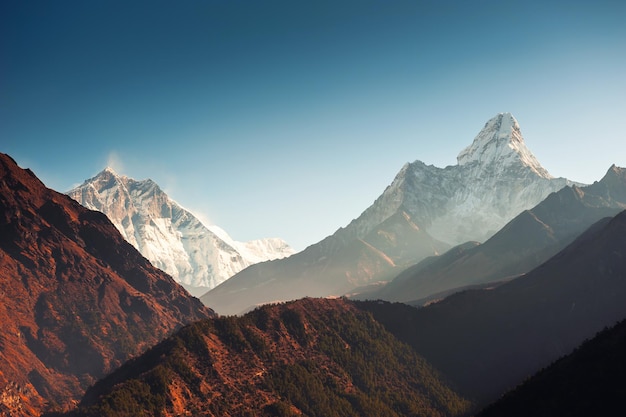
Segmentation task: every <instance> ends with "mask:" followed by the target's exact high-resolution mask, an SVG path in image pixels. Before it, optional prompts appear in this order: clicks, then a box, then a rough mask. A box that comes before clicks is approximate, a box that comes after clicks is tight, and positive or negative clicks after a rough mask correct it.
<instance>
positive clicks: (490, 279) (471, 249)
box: [356, 165, 626, 305]
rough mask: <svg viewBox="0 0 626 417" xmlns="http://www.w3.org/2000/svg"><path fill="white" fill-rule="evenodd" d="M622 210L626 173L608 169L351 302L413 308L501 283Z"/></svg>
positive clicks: (418, 265) (625, 170) (544, 258)
mask: <svg viewBox="0 0 626 417" xmlns="http://www.w3.org/2000/svg"><path fill="white" fill-rule="evenodd" d="M622 210H626V169H623V168H619V167H616V166H615V165H613V166H612V167H611V168H609V170H608V171H607V173H606V175H605V176H604V177H603V178H602V179H601V180H600V181H598V182H596V183H594V184H592V185H589V186H586V187H578V186H576V185H573V186H571V187H565V188H563V189H561V190H560V191H558V192H556V193H553V194H550V195H549V196H548V197H547V198H546V199H545V200H544V201H542V202H541V203H539V204H538V205H537V206H535V207H533V208H532V209H530V210H525V211H523V212H522V213H520V214H519V215H518V216H516V217H515V218H514V219H513V220H511V221H510V222H509V223H508V224H506V225H505V226H504V227H503V228H502V229H501V230H500V231H499V232H498V233H496V234H495V235H494V236H492V237H491V238H490V239H488V240H487V241H486V242H485V243H483V244H479V243H478V242H468V243H465V244H462V245H459V246H457V247H455V248H453V249H452V250H450V251H448V252H446V253H445V254H443V255H442V256H438V257H431V258H428V259H425V260H423V261H422V262H420V263H418V264H417V265H415V266H412V267H410V268H408V269H406V270H405V271H404V272H402V273H401V274H399V275H398V276H397V277H396V278H395V279H393V280H392V281H391V282H389V283H388V284H387V285H386V286H384V287H382V288H380V289H377V291H370V292H366V293H364V294H359V295H357V297H356V298H360V299H363V298H365V299H367V298H369V299H383V300H388V301H401V302H406V303H412V304H418V305H419V304H423V303H425V302H430V301H432V300H433V299H437V298H441V297H443V296H444V295H446V294H447V293H449V292H451V291H458V290H459V288H460V287H467V286H477V285H484V284H488V285H494V283H497V282H498V281H500V282H504V281H506V280H510V279H511V278H514V277H516V276H519V275H521V274H524V273H526V272H528V271H530V270H531V269H533V268H535V267H537V266H539V265H540V264H541V263H543V262H544V261H546V260H548V259H549V258H551V257H552V256H553V255H555V254H556V253H558V252H559V251H560V250H561V249H563V248H564V247H565V246H567V245H568V244H569V243H570V242H572V241H573V240H574V239H575V238H576V237H577V236H578V235H580V234H581V233H582V232H584V231H585V230H586V229H587V228H588V227H590V226H591V225H592V224H593V223H595V222H596V221H598V220H600V219H602V218H603V217H607V216H615V215H616V214H617V213H619V212H620V211H622Z"/></svg>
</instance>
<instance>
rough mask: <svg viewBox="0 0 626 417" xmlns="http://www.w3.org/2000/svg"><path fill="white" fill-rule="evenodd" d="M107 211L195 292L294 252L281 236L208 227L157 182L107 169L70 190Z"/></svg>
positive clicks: (160, 264)
mask: <svg viewBox="0 0 626 417" xmlns="http://www.w3.org/2000/svg"><path fill="white" fill-rule="evenodd" d="M67 194H68V195H69V196H70V197H72V198H73V199H75V200H76V201H78V202H79V203H81V204H82V205H84V206H85V207H87V208H89V209H92V210H98V211H101V212H103V213H104V214H106V215H107V216H108V217H109V219H110V220H111V221H112V222H113V224H114V225H115V226H116V227H117V229H118V230H119V231H120V233H121V234H122V236H124V238H125V239H126V240H127V241H128V242H130V244H132V245H133V246H134V247H135V248H137V250H139V252H141V254H142V255H143V256H145V257H146V258H148V259H149V260H150V261H151V262H152V264H153V265H154V266H156V267H157V268H159V269H162V270H163V271H165V272H167V273H168V274H170V275H171V276H172V277H173V278H174V279H175V280H176V281H177V282H179V283H181V284H182V285H183V286H185V288H187V290H189V291H190V292H191V293H192V294H194V295H198V296H199V295H202V294H204V293H205V292H206V291H208V290H209V289H211V288H213V287H215V286H217V285H218V284H220V283H221V282H223V281H225V280H226V279H228V278H229V277H231V276H232V275H234V274H235V273H237V272H239V271H241V270H242V269H244V268H245V267H247V266H250V265H252V264H254V263H258V262H262V261H267V260H271V259H278V258H283V257H286V256H289V255H291V254H293V253H294V250H293V249H292V248H291V247H290V246H289V245H288V244H287V243H286V242H285V241H283V240H282V239H279V238H270V239H259V240H254V241H249V242H237V241H235V240H233V239H232V238H231V237H230V236H228V234H227V233H226V232H225V231H224V230H222V229H220V228H218V227H216V226H205V225H204V224H203V223H202V222H201V221H200V220H198V219H197V218H196V217H195V216H194V215H193V214H192V213H191V212H189V211H188V210H186V209H184V208H183V207H181V206H180V205H179V204H178V203H176V202H175V201H174V200H172V199H171V198H170V197H169V196H168V195H167V194H166V193H165V192H164V191H163V190H162V189H161V188H160V187H159V186H158V185H157V184H156V183H155V182H154V181H152V180H149V179H148V180H143V181H136V180H134V179H132V178H129V177H127V176H123V175H118V174H116V173H115V171H113V169H111V168H106V169H104V170H103V171H102V172H100V173H99V174H98V175H96V176H95V177H93V178H91V179H88V180H86V181H85V182H84V183H83V184H82V185H80V186H78V187H76V188H74V189H72V190H71V191H69V192H68V193H67Z"/></svg>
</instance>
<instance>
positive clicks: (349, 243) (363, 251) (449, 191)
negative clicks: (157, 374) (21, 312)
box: [202, 113, 572, 314]
mask: <svg viewBox="0 0 626 417" xmlns="http://www.w3.org/2000/svg"><path fill="white" fill-rule="evenodd" d="M571 184H572V183H571V182H570V181H568V180H566V179H564V178H552V177H551V176H550V174H548V172H547V171H546V170H545V169H544V168H542V167H541V165H540V164H539V162H538V161H537V159H536V158H535V157H534V156H533V155H532V153H531V152H530V151H529V150H528V148H526V145H525V144H524V140H523V138H522V134H521V131H520V128H519V125H518V123H517V121H516V120H515V119H514V118H513V116H512V115H511V114H509V113H502V114H498V115H497V116H495V117H494V118H493V119H491V120H489V121H488V122H487V123H486V125H485V127H484V128H483V129H482V130H481V131H480V133H479V134H478V135H477V136H476V138H475V139H474V141H473V143H472V144H471V145H470V146H469V147H468V148H466V149H465V150H463V151H462V152H461V153H460V154H459V156H458V164H457V165H454V166H448V167H446V168H437V167H435V166H432V165H426V164H424V163H423V162H420V161H416V162H413V163H409V164H406V165H405V166H404V167H402V169H401V170H400V172H399V173H398V175H397V176H396V178H395V179H394V180H393V182H392V183H391V185H390V186H389V187H387V189H385V191H384V192H383V193H382V195H381V196H380V197H379V198H378V199H377V200H376V201H375V202H374V204H372V206H370V207H369V208H368V209H366V210H365V211H364V212H363V213H362V214H361V215H360V216H359V217H358V218H357V219H355V220H353V221H352V222H351V223H350V224H349V225H348V226H346V227H345V228H341V229H339V230H337V231H336V232H335V233H334V234H333V235H332V236H329V237H327V238H326V239H324V240H322V241H321V242H319V243H317V244H314V245H312V246H310V247H308V248H307V249H305V250H304V251H302V252H300V253H298V254H296V255H294V256H292V257H290V258H287V259H285V260H280V261H274V262H268V263H264V264H259V265H254V266H252V267H250V268H247V269H245V270H243V271H241V272H239V273H238V274H237V275H235V276H234V277H233V278H231V279H230V280H228V281H227V282H225V283H223V284H222V285H220V286H218V287H217V288H215V289H213V290H212V291H210V292H209V293H207V294H206V295H204V296H203V297H202V300H203V302H205V303H206V304H207V305H211V306H212V307H213V308H215V309H216V311H218V312H220V313H223V314H238V313H240V312H242V311H243V310H245V309H246V308H249V307H250V306H253V305H256V304H260V303H264V302H269V301H274V300H288V299H294V298H299V297H302V296H305V295H308V296H326V295H341V294H344V293H346V292H348V291H350V290H352V289H353V288H355V287H357V286H360V285H368V284H370V283H372V282H376V281H386V280H390V279H392V278H393V277H395V276H396V275H397V274H398V273H400V272H401V271H402V270H403V269H405V268H406V267H408V266H410V265H413V264H415V263H417V262H419V261H420V260H422V259H424V258H426V257H428V256H432V255H437V254H441V253H443V252H444V251H445V250H447V249H449V248H450V247H451V246H454V245H458V244H461V243H464V242H466V241H484V240H486V239H488V238H489V237H491V236H492V235H493V234H494V233H496V232H497V231H498V230H499V229H500V228H501V227H502V226H504V225H505V224H506V223H507V222H508V221H510V220H511V219H512V218H513V217H515V216H516V215H518V214H519V213H520V212H522V211H523V210H526V209H529V208H531V207H533V206H535V205H536V204H538V203H539V202H540V201H541V200H543V199H544V198H545V197H547V196H548V195H549V194H550V193H552V192H554V191H558V190H559V189H561V188H563V187H564V186H566V185H571Z"/></svg>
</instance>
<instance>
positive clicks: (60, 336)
mask: <svg viewBox="0 0 626 417" xmlns="http://www.w3.org/2000/svg"><path fill="white" fill-rule="evenodd" d="M0 271H1V272H0V299H1V300H2V301H1V302H0V322H1V323H2V326H0V415H10V416H36V415H39V414H40V413H41V411H43V410H44V409H46V408H52V409H54V408H57V407H61V408H63V407H67V406H69V405H70V404H71V403H72V402H73V401H75V400H77V399H78V398H79V397H80V396H82V394H83V392H84V390H85V389H86V388H87V387H88V386H90V385H91V384H93V383H94V382H95V381H96V379H98V378H101V377H103V376H104V375H106V374H108V373H109V372H111V371H112V370H113V369H115V368H117V367H118V366H119V365H121V364H122V363H123V362H125V361H126V360H128V359H129V358H131V357H133V356H136V355H137V354H139V353H141V352H142V351H143V350H145V349H147V348H148V347H150V346H152V345H153V344H155V343H156V342H158V341H159V340H161V339H162V338H163V337H165V336H167V335H169V334H170V333H171V332H173V331H174V330H175V329H176V328H178V327H181V326H182V325H184V324H186V323H189V322H191V321H194V320H198V319H201V318H206V317H209V316H211V315H213V313H212V312H211V311H210V310H209V309H207V308H206V307H205V306H204V305H202V303H200V301H199V300H197V299H195V298H193V297H190V296H189V295H188V294H187V292H186V291H184V290H183V289H182V288H181V287H180V286H179V285H178V284H176V283H175V282H174V281H173V280H172V279H171V277H169V276H168V275H167V274H165V273H164V272H162V271H161V270H158V269H157V268H155V267H153V266H152V265H151V264H150V263H149V262H148V261H147V260H146V259H145V258H144V257H143V256H141V254H140V253H139V252H137V251H136V250H135V249H134V248H133V247H132V246H131V245H130V244H128V243H127V242H126V241H125V240H124V239H123V238H122V236H121V235H120V234H119V232H118V231H117V229H116V228H115V226H113V224H112V223H111V222H110V221H109V219H107V218H106V216H105V215H103V214H102V213H99V212H95V211H91V210H88V209H86V208H84V207H83V206H81V205H80V204H78V203H77V202H76V201H74V200H72V199H71V198H69V197H68V196H66V195H63V194H59V193H57V192H55V191H53V190H50V189H48V188H46V187H45V186H44V184H43V183H42V182H41V181H39V180H38V179H37V177H35V175H34V174H33V173H32V172H31V171H30V170H23V169H21V168H19V167H18V166H17V164H16V163H15V161H13V160H12V159H11V158H10V157H9V156H7V155H4V154H0Z"/></svg>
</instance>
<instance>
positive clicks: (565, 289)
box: [360, 183, 626, 404]
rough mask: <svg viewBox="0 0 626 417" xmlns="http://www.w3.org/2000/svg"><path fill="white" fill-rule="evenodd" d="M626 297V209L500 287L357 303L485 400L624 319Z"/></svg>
mask: <svg viewBox="0 0 626 417" xmlns="http://www.w3.org/2000/svg"><path fill="white" fill-rule="evenodd" d="M598 184H599V183H598ZM625 298H626V211H624V212H621V213H620V214H618V215H617V216H615V217H614V218H606V219H603V220H600V221H599V222H597V223H596V224H594V225H593V226H591V227H590V228H589V229H588V230H587V231H586V232H585V233H583V234H582V235H581V236H580V237H578V238H577V239H576V240H575V241H574V242H572V243H571V244H570V245H569V246H567V247H566V248H565V249H563V250H562V251H561V252H559V253H558V254H557V255H555V256H554V257H552V258H551V259H550V260H548V261H547V262H545V263H544V264H542V265H541V266H539V267H537V268H536V269H534V270H532V271H531V272H529V273H527V274H526V275H524V276H521V277H519V278H517V279H514V280H513V281H511V282H509V283H507V284H503V285H501V286H499V287H497V288H495V289H492V290H470V291H465V292H462V293H458V294H455V295H452V296H450V297H448V298H446V299H445V300H443V301H441V302H438V303H435V304H432V305H429V306H428V307H425V308H421V309H415V308H413V307H409V306H406V305H403V304H395V305H386V304H385V305H384V306H386V307H381V304H380V303H382V301H372V302H365V303H363V304H360V305H361V306H363V308H367V309H369V310H371V311H372V312H373V314H374V317H375V318H376V319H377V320H378V321H379V322H381V323H383V324H384V325H385V326H386V327H387V329H388V330H390V331H391V332H392V333H394V334H395V335H396V336H397V337H398V338H400V339H401V340H404V341H406V342H407V343H409V344H410V345H412V346H413V347H414V348H415V349H416V350H417V351H418V352H419V353H420V354H421V355H423V356H424V357H425V358H426V359H427V360H428V361H429V362H430V363H431V364H433V366H435V368H436V369H438V370H439V371H441V372H442V373H443V374H444V375H445V376H446V377H447V378H449V380H450V381H451V383H452V384H453V385H454V386H456V387H457V388H458V390H459V392H460V393H461V395H464V396H465V397H466V398H472V399H475V400H476V401H477V402H478V403H479V404H487V403H489V402H491V401H494V400H496V399H497V398H498V397H499V396H500V395H502V394H503V393H504V392H505V391H507V390H509V389H512V388H513V387H515V386H516V385H517V384H519V383H520V382H522V381H523V380H524V379H526V378H527V377H529V376H531V375H532V374H533V373H535V372H537V371H538V370H539V369H541V368H543V367H545V366H547V365H549V364H550V363H551V362H552V361H554V360H556V359H557V358H559V357H561V356H563V355H565V354H567V353H569V352H571V351H572V350H573V349H574V348H575V347H577V346H578V345H580V344H581V343H582V342H583V340H585V339H586V338H590V337H592V336H593V335H594V334H595V333H596V332H598V331H600V330H602V329H603V328H604V327H605V326H611V325H613V324H614V323H616V322H617V321H619V320H622V319H624V318H626V304H625V303H624V299H625ZM391 307H393V308H391Z"/></svg>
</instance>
